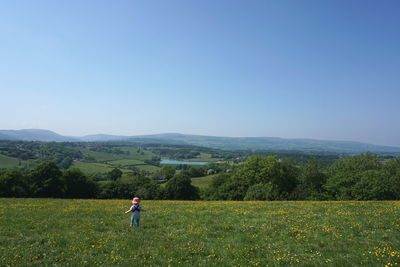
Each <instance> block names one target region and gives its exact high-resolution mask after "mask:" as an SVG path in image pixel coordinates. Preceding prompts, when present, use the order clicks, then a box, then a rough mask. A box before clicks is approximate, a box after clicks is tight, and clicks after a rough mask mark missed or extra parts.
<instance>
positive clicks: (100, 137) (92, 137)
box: [78, 134, 130, 142]
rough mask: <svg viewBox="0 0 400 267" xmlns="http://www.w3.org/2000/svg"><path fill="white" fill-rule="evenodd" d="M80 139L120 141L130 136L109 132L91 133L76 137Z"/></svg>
mask: <svg viewBox="0 0 400 267" xmlns="http://www.w3.org/2000/svg"><path fill="white" fill-rule="evenodd" d="M78 138H79V139H80V140H81V141H88V142H105V141H121V140H126V139H128V138H130V137H129V136H121V135H110V134H91V135H85V136H83V137H78Z"/></svg>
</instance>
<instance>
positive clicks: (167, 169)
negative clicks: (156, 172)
mask: <svg viewBox="0 0 400 267" xmlns="http://www.w3.org/2000/svg"><path fill="white" fill-rule="evenodd" d="M175 172H176V170H175V168H174V167H172V166H171V165H164V166H163V167H162V169H161V171H160V174H161V175H163V176H165V179H166V180H169V179H171V178H172V177H174V175H175Z"/></svg>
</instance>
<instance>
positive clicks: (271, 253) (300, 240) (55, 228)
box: [0, 199, 400, 266]
mask: <svg viewBox="0 0 400 267" xmlns="http://www.w3.org/2000/svg"><path fill="white" fill-rule="evenodd" d="M129 206H130V202H129V200H59V199H0V232H1V236H0V265H1V266H7V265H11V266H16V265H17V266H35V265H36V266H39V265H53V264H56V265H72V266H81V265H88V266H91V265H108V266H110V265H123V266H132V265H135V266H168V265H171V266H177V265H182V266H287V265H293V266H385V265H386V266H392V265H396V264H400V238H399V236H400V202H383V201H382V202H224V201H221V202H202V201H195V202H190V201H143V202H142V206H143V208H144V209H145V210H146V212H143V213H142V219H141V227H140V228H130V227H129V217H130V215H129V214H124V211H126V210H127V209H128V208H129Z"/></svg>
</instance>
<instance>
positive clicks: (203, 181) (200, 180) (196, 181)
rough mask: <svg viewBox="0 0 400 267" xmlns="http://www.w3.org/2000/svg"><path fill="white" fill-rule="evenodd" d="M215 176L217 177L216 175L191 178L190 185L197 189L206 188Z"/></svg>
mask: <svg viewBox="0 0 400 267" xmlns="http://www.w3.org/2000/svg"><path fill="white" fill-rule="evenodd" d="M215 176H217V174H213V175H208V176H204V177H196V178H191V180H192V185H194V186H197V187H198V188H207V187H209V186H210V185H211V182H212V179H213V178H214V177H215Z"/></svg>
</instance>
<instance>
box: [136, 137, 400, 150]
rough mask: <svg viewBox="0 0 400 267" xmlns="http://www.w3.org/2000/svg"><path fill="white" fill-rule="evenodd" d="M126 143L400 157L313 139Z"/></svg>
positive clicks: (352, 144) (348, 143)
mask: <svg viewBox="0 0 400 267" xmlns="http://www.w3.org/2000/svg"><path fill="white" fill-rule="evenodd" d="M130 140H132V141H134V140H142V141H143V140H148V141H149V142H159V143H169V144H187V145H195V146H205V147H211V148H219V149H226V150H249V149H250V150H272V151H282V150H283V151H305V152H335V153H363V152H373V153H400V147H391V146H380V145H372V144H367V143H360V142H351V141H329V140H316V139H288V138H278V137H216V136H202V135H184V134H178V133H168V134H156V135H146V136H136V137H132V138H130Z"/></svg>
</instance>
